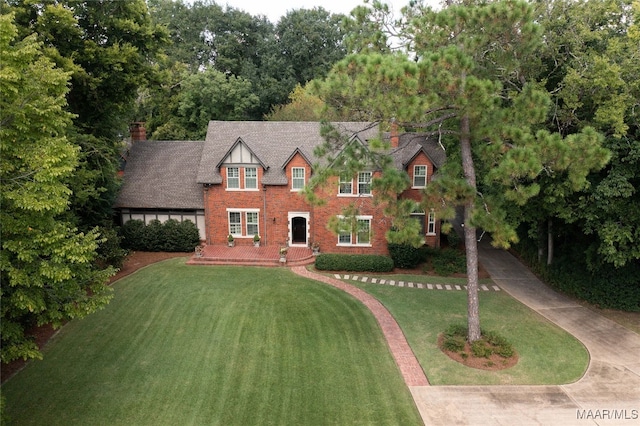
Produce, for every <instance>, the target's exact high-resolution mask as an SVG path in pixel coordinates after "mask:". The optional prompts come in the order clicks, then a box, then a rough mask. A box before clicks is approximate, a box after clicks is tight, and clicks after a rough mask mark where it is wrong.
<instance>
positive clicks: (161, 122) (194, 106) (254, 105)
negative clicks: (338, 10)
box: [137, 0, 346, 139]
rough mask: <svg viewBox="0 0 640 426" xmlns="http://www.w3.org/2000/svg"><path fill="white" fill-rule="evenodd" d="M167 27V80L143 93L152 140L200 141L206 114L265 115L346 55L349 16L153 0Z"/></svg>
mask: <svg viewBox="0 0 640 426" xmlns="http://www.w3.org/2000/svg"><path fill="white" fill-rule="evenodd" d="M149 9H150V15H151V17H152V19H153V20H154V21H155V22H157V23H160V24H162V25H164V26H165V27H166V28H167V29H168V30H169V35H170V39H171V44H170V46H169V47H167V49H166V50H165V52H166V58H165V60H164V61H163V62H162V63H161V64H160V68H161V72H162V74H163V81H162V82H160V84H159V85H157V86H154V87H149V88H148V89H146V90H145V91H143V92H142V93H141V98H140V109H139V112H138V114H137V119H139V120H141V121H146V122H147V127H148V131H149V133H150V136H151V137H152V138H154V139H203V138H204V135H205V132H206V126H207V122H208V121H209V120H212V119H215V120H262V119H263V118H264V116H265V115H266V114H268V113H269V112H270V111H271V110H272V109H273V108H274V107H276V106H277V105H280V104H284V103H286V102H287V99H288V97H289V94H290V93H291V92H292V91H293V89H294V87H295V86H296V85H298V84H301V85H304V84H306V83H307V82H308V81H310V80H313V79H315V78H322V77H324V76H325V75H326V74H327V72H328V71H329V69H330V68H331V66H332V65H333V64H334V63H335V62H337V61H338V60H339V59H341V58H342V57H344V55H345V53H346V50H345V48H344V31H343V29H342V24H341V22H342V20H343V18H344V16H342V15H335V14H330V13H329V12H327V11H326V10H324V9H323V8H321V7H318V8H314V9H311V10H306V9H300V10H293V11H290V12H288V13H287V15H285V16H283V17H282V18H281V19H280V21H279V22H277V23H276V24H274V23H271V22H269V21H268V20H267V19H266V18H265V17H263V16H251V15H249V14H248V13H246V12H243V11H239V10H236V9H233V8H230V7H225V8H223V7H222V6H220V5H218V4H216V3H215V2H207V1H205V2H202V1H196V2H194V3H193V4H192V5H188V4H184V3H182V2H181V1H174V0H149Z"/></svg>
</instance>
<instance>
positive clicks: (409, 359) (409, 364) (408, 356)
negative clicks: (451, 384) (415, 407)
mask: <svg viewBox="0 0 640 426" xmlns="http://www.w3.org/2000/svg"><path fill="white" fill-rule="evenodd" d="M291 270H292V271H293V272H294V273H296V274H298V275H300V276H303V277H306V278H310V279H312V280H316V281H320V282H323V283H325V284H329V285H331V286H333V287H336V288H338V289H340V290H342V291H344V292H346V293H349V294H350V295H352V296H353V297H355V298H356V299H358V300H359V301H361V302H362V303H363V304H364V305H365V306H366V307H367V308H369V310H370V311H371V312H372V313H373V315H374V316H375V318H376V320H377V321H378V324H380V328H381V329H382V333H383V334H384V337H385V338H386V340H387V344H388V345H389V348H390V349H391V353H392V355H393V358H394V359H395V361H396V364H397V365H398V368H399V369H400V372H401V374H402V377H403V379H404V381H405V383H406V384H407V386H429V380H428V379H427V376H425V374H424V371H423V370H422V367H421V366H420V363H419V362H418V360H417V359H416V357H415V355H414V354H413V351H412V350H411V348H410V347H409V343H407V339H406V338H405V337H404V334H403V333H402V330H401V329H400V326H399V325H398V323H397V322H396V320H395V319H394V318H393V317H392V316H391V314H390V313H389V311H388V310H387V308H385V307H384V306H383V305H382V304H381V303H380V302H379V301H378V300H377V299H375V298H374V297H373V296H371V295H370V294H368V293H366V292H365V291H363V290H361V289H359V288H357V287H354V286H352V285H350V284H347V283H345V282H343V281H340V280H337V279H335V278H331V277H327V276H325V275H320V274H316V273H313V272H311V271H309V270H307V268H305V267H304V266H296V267H293V268H291Z"/></svg>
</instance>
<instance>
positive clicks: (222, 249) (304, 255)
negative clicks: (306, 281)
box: [187, 245, 315, 266]
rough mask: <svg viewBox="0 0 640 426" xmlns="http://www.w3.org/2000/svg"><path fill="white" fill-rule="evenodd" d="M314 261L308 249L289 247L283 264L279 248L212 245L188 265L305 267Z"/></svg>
mask: <svg viewBox="0 0 640 426" xmlns="http://www.w3.org/2000/svg"><path fill="white" fill-rule="evenodd" d="M314 261H315V257H314V256H313V253H312V252H311V249H309V248H307V247H289V249H288V251H287V256H286V262H281V261H280V247H278V246H268V247H254V246H249V245H242V246H235V247H228V246H223V245H211V246H205V247H204V249H203V250H202V252H201V256H197V255H194V256H192V257H191V259H189V261H188V262H187V265H242V266H303V265H309V264H312V263H313V262H314Z"/></svg>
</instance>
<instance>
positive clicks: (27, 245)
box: [0, 14, 113, 362]
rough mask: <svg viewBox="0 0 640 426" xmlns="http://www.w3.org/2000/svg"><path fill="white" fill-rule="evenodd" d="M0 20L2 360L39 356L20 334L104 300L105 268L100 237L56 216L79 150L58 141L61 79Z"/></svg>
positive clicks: (7, 18)
mask: <svg viewBox="0 0 640 426" xmlns="http://www.w3.org/2000/svg"><path fill="white" fill-rule="evenodd" d="M44 50H45V48H44V47H43V43H42V42H39V41H38V40H37V37H36V35H35V34H34V35H29V36H27V37H25V38H22V39H20V38H19V37H18V31H17V28H16V26H15V25H14V24H13V15H11V14H3V15H1V16H0V54H1V60H0V95H1V96H0V147H1V149H0V152H1V153H2V155H0V166H1V167H0V173H1V176H0V187H1V191H0V203H1V204H2V209H1V210H0V219H1V220H0V223H1V224H2V237H1V239H2V253H1V254H0V281H1V282H2V288H1V290H0V295H1V297H2V305H1V307H0V313H1V314H2V321H1V326H0V327H1V331H2V349H1V352H0V353H1V357H2V362H8V361H11V360H14V359H16V358H24V359H28V358H39V357H41V355H40V352H39V350H38V347H37V346H36V345H35V343H34V342H33V341H31V340H30V339H29V338H28V336H27V335H26V333H25V332H26V329H27V328H28V327H31V326H35V325H43V324H48V323H52V324H53V325H54V326H55V327H57V326H60V325H61V324H62V323H64V322H65V321H67V320H69V319H71V318H76V317H82V316H84V315H87V314H88V313H90V312H93V311H95V310H96V309H98V308H100V307H101V306H103V305H104V304H105V303H107V302H108V300H109V298H110V297H111V296H110V289H109V288H108V287H107V286H106V280H107V278H108V277H109V276H110V275H111V274H112V273H113V271H112V269H110V268H108V269H105V270H99V269H96V268H95V267H94V264H93V262H94V260H95V257H96V249H97V247H98V244H99V243H100V237H99V234H98V233H97V232H96V231H95V230H93V231H90V232H87V233H82V232H79V231H78V230H77V229H76V228H75V227H74V226H73V224H72V223H70V222H69V221H68V220H66V218H65V213H66V212H67V210H68V205H69V199H70V196H71V190H70V189H69V186H68V185H67V184H66V180H67V179H68V178H69V177H70V176H71V175H72V174H73V172H74V170H75V168H76V167H77V165H78V155H79V149H78V147H77V146H74V145H73V144H72V143H70V141H69V140H68V138H67V137H66V134H67V128H68V127H69V126H70V125H71V122H72V118H73V115H72V114H71V113H69V112H67V111H66V110H65V108H66V97H65V95H66V94H67V92H68V90H69V89H68V88H67V83H68V81H69V79H70V73H69V72H65V71H63V70H61V69H59V68H57V67H56V66H55V64H54V63H53V62H52V61H51V60H50V59H49V58H47V56H46V55H45V54H44Z"/></svg>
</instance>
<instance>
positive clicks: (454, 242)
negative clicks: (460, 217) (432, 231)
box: [447, 229, 462, 249]
mask: <svg viewBox="0 0 640 426" xmlns="http://www.w3.org/2000/svg"><path fill="white" fill-rule="evenodd" d="M461 242H462V238H460V235H458V233H457V232H456V231H454V230H453V229H452V230H450V231H449V233H448V234H447V244H448V245H449V247H451V248H453V249H455V248H458V246H459V245H460V243H461Z"/></svg>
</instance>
